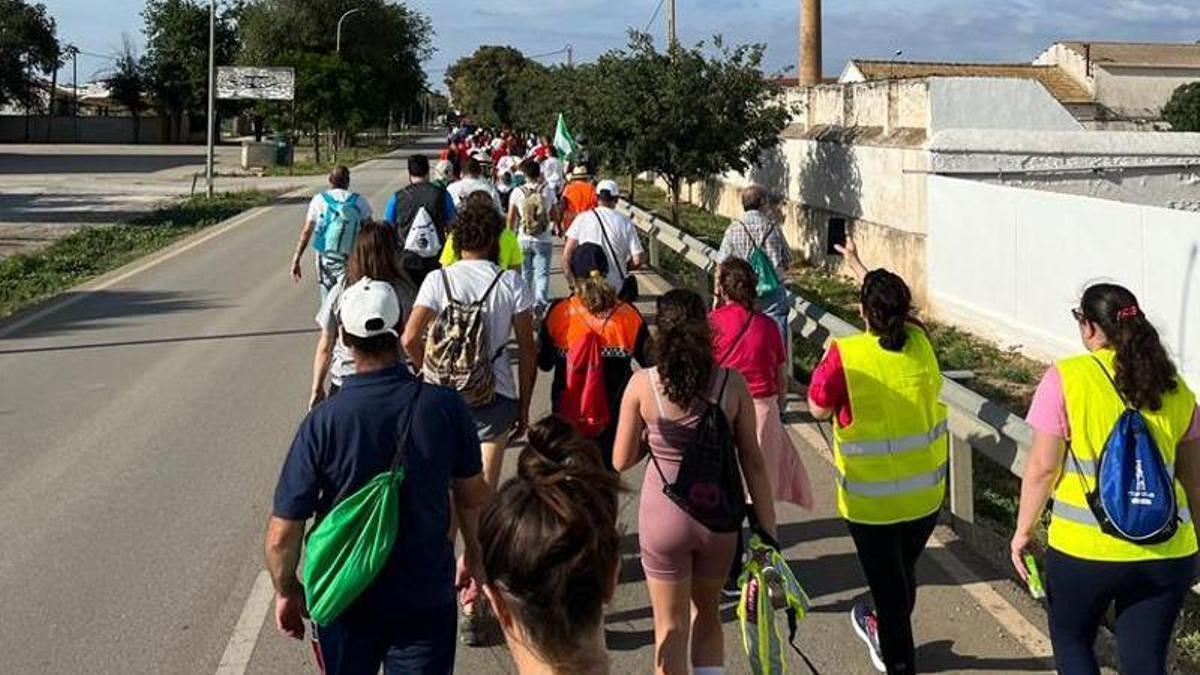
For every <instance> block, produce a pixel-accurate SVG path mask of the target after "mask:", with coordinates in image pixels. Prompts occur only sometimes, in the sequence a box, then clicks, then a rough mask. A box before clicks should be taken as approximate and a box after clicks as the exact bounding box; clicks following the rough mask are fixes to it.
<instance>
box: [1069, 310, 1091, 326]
mask: <svg viewBox="0 0 1200 675" xmlns="http://www.w3.org/2000/svg"><path fill="white" fill-rule="evenodd" d="M1071 316H1072V317H1074V319H1075V323H1083V322H1084V321H1087V317H1086V316H1084V314H1083V310H1082V309H1080V308H1079V307H1076V308H1074V309H1072V310H1071Z"/></svg>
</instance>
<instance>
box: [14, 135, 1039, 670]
mask: <svg viewBox="0 0 1200 675" xmlns="http://www.w3.org/2000/svg"><path fill="white" fill-rule="evenodd" d="M403 155H404V153H398V154H397V155H396V156H393V157H391V158H387V159H383V160H376V161H374V162H370V163H368V164H367V165H365V166H364V167H363V168H362V169H360V170H357V171H355V174H354V188H355V189H357V190H360V191H362V192H363V193H364V194H366V195H367V197H368V198H369V199H370V201H371V203H372V204H373V205H374V206H375V207H376V209H379V210H381V209H382V208H383V206H384V203H385V201H386V198H387V196H388V195H389V193H390V192H392V191H393V190H394V189H396V188H397V187H399V186H400V185H401V184H403V182H404V177H403V166H402V165H403V161H402V157H403ZM306 203H307V198H306V197H292V198H288V199H285V200H284V201H283V202H282V203H281V204H279V205H277V206H274V207H271V208H269V209H263V210H259V211H256V212H254V213H253V214H251V215H250V216H249V217H247V218H243V219H242V220H241V221H240V224H236V225H234V226H232V227H231V229H228V230H227V231H224V232H221V233H220V234H219V235H217V236H213V237H212V238H210V239H208V240H206V241H203V242H201V243H198V244H195V245H194V246H193V247H192V248H190V249H188V250H186V251H185V252H183V253H180V254H178V255H176V256H175V257H172V258H170V259H169V260H166V261H165V262H163V263H162V264H158V265H155V266H152V267H149V268H148V269H145V270H143V271H140V272H137V273H135V274H132V275H130V276H127V277H125V278H120V280H119V281H116V282H115V283H113V284H112V285H111V286H109V287H106V288H104V289H103V290H98V291H92V292H87V293H84V294H81V295H79V296H77V298H71V297H70V296H68V297H69V299H72V300H76V301H74V302H73V304H70V305H69V306H67V307H64V308H62V309H60V310H58V311H55V312H52V313H50V314H48V315H45V316H41V317H36V316H35V318H33V319H32V320H27V321H26V322H25V323H24V325H21V324H18V325H17V326H16V328H15V330H14V328H13V326H11V325H10V326H9V327H8V328H5V327H4V326H0V467H3V471H2V472H0V542H2V543H0V673H10V672H11V673H22V674H23V673H81V672H89V673H118V674H124V673H204V674H211V673H214V672H218V673H230V674H231V675H236V674H238V673H241V672H250V673H279V674H291V673H311V672H314V670H313V666H312V665H311V662H310V659H309V654H308V650H307V648H306V647H305V646H304V645H301V644H299V643H295V642H293V641H290V640H286V639H284V638H281V637H279V636H278V635H276V634H275V632H274V628H273V625H272V621H271V620H270V618H269V617H268V609H267V605H268V603H269V596H266V595H263V594H262V593H260V592H259V591H260V590H262V589H263V587H262V581H263V577H262V554H261V542H262V532H263V526H264V522H265V518H266V516H267V513H268V511H269V508H270V499H271V492H272V489H273V486H274V482H275V479H276V476H277V472H278V469H279V465H280V462H281V460H282V457H283V455H284V453H285V452H286V449H287V446H288V443H289V442H290V440H291V436H292V434H293V432H294V430H295V426H296V424H297V423H298V421H299V420H300V419H301V417H302V416H303V414H304V408H305V404H306V401H307V389H308V381H309V368H310V363H311V356H312V349H313V346H314V343H315V340H316V333H315V325H314V323H313V318H312V317H313V313H314V311H315V309H316V292H315V289H314V287H313V282H312V280H311V278H306V280H305V281H304V283H303V284H301V285H300V286H296V285H294V284H293V283H292V282H291V280H290V279H289V278H288V277H287V274H286V268H287V265H286V263H287V260H288V256H289V254H290V252H291V250H292V246H293V245H294V241H295V236H296V231H297V228H298V227H299V225H300V221H301V220H302V217H303V212H304V205H305V204H306ZM219 227H223V226H219ZM308 263H309V260H307V259H306V264H305V268H304V269H305V270H306V272H307V271H308V270H309V269H310V266H309V264H308ZM644 282H645V283H644V284H643V288H644V289H647V292H648V294H649V295H653V293H654V292H656V291H657V292H661V291H662V290H663V289H664V286H663V282H662V281H661V280H660V279H657V278H655V277H652V276H651V275H647V276H646V277H645V278H644ZM555 290H556V291H558V292H562V290H563V288H562V282H561V279H556V280H555ZM644 309H649V306H644ZM548 388H549V387H548V383H547V382H546V381H545V378H543V380H542V381H541V382H540V384H539V391H538V393H537V396H536V399H535V400H537V401H538V402H539V403H540V405H539V409H540V410H541V411H544V410H545V401H546V399H548ZM801 447H802V455H803V456H804V460H805V462H806V464H807V465H808V467H809V471H810V473H811V474H812V476H813V481H814V484H815V485H816V486H817V489H818V493H817V496H818V502H819V504H820V506H819V508H818V509H817V510H816V512H814V513H803V512H800V511H799V510H797V509H795V508H791V507H784V508H783V509H782V511H781V513H782V517H781V522H782V523H783V526H782V527H781V539H783V541H784V543H785V544H786V546H787V551H786V552H785V553H786V555H787V557H788V558H789V559H791V560H793V561H794V563H795V565H796V569H797V570H798V573H799V574H800V577H801V579H802V581H803V582H804V583H805V585H806V586H807V587H808V590H809V592H810V595H812V597H813V600H814V604H815V606H814V610H813V613H812V616H811V617H810V619H809V620H808V621H806V622H805V623H804V624H803V625H802V628H801V634H800V644H801V645H802V646H803V647H804V649H805V652H806V653H807V654H808V655H809V657H810V658H812V660H813V661H814V663H815V664H816V665H817V667H818V669H819V670H820V671H821V672H824V673H868V672H871V671H870V669H869V666H868V665H867V662H866V659H865V654H864V653H863V650H862V648H861V644H860V643H859V642H858V639H857V638H856V637H855V636H854V635H853V633H852V631H851V630H850V626H849V623H848V621H847V619H846V612H847V611H848V609H849V607H850V606H851V605H852V604H853V602H854V601H855V600H856V599H857V598H859V597H861V595H862V593H863V587H864V584H863V581H862V578H861V575H860V574H859V572H858V568H857V563H856V560H855V558H854V554H853V547H852V544H851V543H850V541H849V539H848V537H847V536H846V532H845V528H844V525H843V524H842V523H841V521H840V520H839V519H837V518H836V514H835V513H834V508H833V496H832V481H831V479H830V476H831V474H830V469H829V467H828V465H827V464H825V463H824V461H823V460H822V459H820V458H819V456H818V454H817V453H816V452H815V450H814V448H813V447H812V446H810V445H804V444H802V445H801ZM511 456H512V455H510V457H511ZM507 469H508V470H509V471H511V470H512V463H511V461H510V462H509V463H508V466H507ZM627 482H628V485H629V486H630V487H633V488H636V487H637V486H638V485H640V474H637V473H635V474H633V475H630V476H629V477H628V479H627ZM636 500H637V494H636V492H632V493H630V494H629V495H627V496H626V497H625V499H624V502H623V514H622V525H623V527H624V528H625V531H626V532H627V535H626V537H625V540H624V542H623V546H622V552H623V563H622V574H621V581H622V583H621V586H620V588H619V590H618V592H617V596H616V598H615V599H614V602H613V603H612V605H611V607H610V610H609V613H608V616H607V617H606V629H607V636H608V643H609V648H610V652H611V654H612V657H613V672H618V673H629V672H648V671H649V669H650V667H651V664H652V662H653V657H652V653H651V648H652V644H653V632H652V624H651V615H650V609H649V603H648V601H647V598H646V592H645V584H644V583H643V582H642V576H641V571H640V564H639V561H638V558H637V544H636V525H637V523H636V520H637V519H636V512H637V509H636ZM945 555H946V554H945V552H944V551H942V552H935V553H932V554H931V555H930V556H929V558H928V559H927V560H926V561H925V562H923V563H922V568H921V570H922V574H923V575H924V577H925V579H926V581H927V582H928V585H927V586H926V587H925V588H924V589H923V590H922V592H921V598H920V606H919V608H918V617H917V620H916V626H917V633H918V636H919V640H920V642H921V647H920V649H919V654H920V658H921V661H922V666H923V669H924V670H928V671H934V672H963V671H978V672H997V671H1009V672H1012V671H1017V672H1031V671H1041V670H1045V669H1046V665H1047V664H1046V662H1045V661H1044V660H1039V659H1038V658H1035V657H1034V655H1033V654H1031V652H1030V651H1029V649H1028V648H1027V647H1028V643H1027V642H1021V641H1019V640H1016V639H1014V638H1013V636H1012V635H1011V634H1010V630H1011V628H1012V625H1013V624H1012V621H1011V617H1010V620H1009V621H1008V622H1007V623H1005V622H1001V621H998V620H997V619H995V618H994V617H993V615H992V613H989V610H990V611H992V612H994V611H995V607H994V606H995V604H996V603H995V602H994V600H995V597H1001V598H1008V599H1010V600H1012V601H1013V602H1014V603H1016V604H1020V603H1019V600H1018V599H1017V598H1015V597H1014V595H1015V594H1013V593H1012V592H1011V588H1009V587H1008V586H1007V585H1006V583H1005V582H1003V581H997V583H995V584H987V583H984V584H980V585H981V586H982V587H984V591H979V590H978V589H976V593H974V594H969V593H968V592H965V591H964V589H963V587H962V579H959V578H956V577H955V576H954V574H952V573H951V572H948V571H947V569H948V568H946V567H945V566H944V565H942V564H940V563H937V562H935V561H936V560H938V559H941V558H943V557H944V556H945ZM979 578H984V579H992V580H998V577H997V576H996V575H995V573H990V572H986V571H985V572H972V573H971V577H970V580H971V581H977V580H978V579H979ZM993 586H994V587H995V590H993ZM979 592H983V593H984V595H982V596H981V595H979V594H978V593H979ZM996 592H998V593H999V595H996V596H995V597H993V596H991V595H987V593H993V594H995V593H996ZM981 598H982V599H981ZM1003 602H1004V601H1003V600H1002V601H1001V603H1002V604H1003ZM983 604H988V605H989V610H985V609H984V608H983V606H982V605H983ZM1022 609H1023V611H1026V612H1028V610H1029V607H1028V606H1025V607H1023V608H1022ZM726 617H727V619H729V620H730V621H729V622H728V623H727V628H726V650H727V657H726V660H727V663H729V664H730V672H744V663H745V659H744V657H742V656H741V655H740V654H739V650H740V644H739V639H738V638H737V637H736V632H735V629H734V625H735V624H734V623H733V622H732V617H731V615H730V614H729V613H727V615H726ZM1035 621H1036V619H1035ZM1018 623H1019V622H1018ZM231 653H235V654H240V660H238V659H234V660H232V661H230V660H229V659H228V657H229V655H230V654H231ZM223 657H224V658H225V659H226V660H225V662H224V669H222V660H223ZM791 661H792V672H804V666H803V664H801V663H800V662H799V661H798V659H796V658H795V657H793V658H792V659H791ZM457 670H458V672H462V673H492V672H509V671H511V662H510V660H509V659H508V657H507V654H506V653H505V651H504V649H503V648H494V649H474V650H472V649H466V648H463V649H460V651H459V658H458V669H457Z"/></svg>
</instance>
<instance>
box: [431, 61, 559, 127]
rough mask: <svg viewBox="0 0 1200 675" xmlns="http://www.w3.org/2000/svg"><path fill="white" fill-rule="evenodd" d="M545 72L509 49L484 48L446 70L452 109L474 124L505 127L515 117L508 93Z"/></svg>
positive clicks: (511, 123)
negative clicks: (520, 83)
mask: <svg viewBox="0 0 1200 675" xmlns="http://www.w3.org/2000/svg"><path fill="white" fill-rule="evenodd" d="M544 70H545V67H544V66H542V65H541V64H539V63H536V62H534V61H531V60H530V59H528V58H526V57H525V55H524V54H522V53H521V52H520V51H518V50H516V49H513V48H512V47H496V46H483V47H480V48H479V49H476V50H475V53H474V54H472V55H471V56H466V57H463V58H461V59H459V60H458V61H456V62H455V63H454V65H452V66H450V67H449V68H448V69H447V70H446V86H447V87H449V89H450V98H451V99H452V101H453V105H454V107H455V108H457V109H458V110H459V111H460V112H461V113H462V114H464V115H467V116H468V117H470V118H472V119H473V120H474V121H475V122H476V123H477V124H481V125H484V126H494V127H508V126H512V125H513V123H514V114H515V109H514V106H513V101H512V100H511V97H510V93H509V92H510V89H511V88H512V87H515V86H517V82H518V81H521V80H524V79H526V78H532V77H537V76H538V75H539V74H540V73H541V72H542V71H544Z"/></svg>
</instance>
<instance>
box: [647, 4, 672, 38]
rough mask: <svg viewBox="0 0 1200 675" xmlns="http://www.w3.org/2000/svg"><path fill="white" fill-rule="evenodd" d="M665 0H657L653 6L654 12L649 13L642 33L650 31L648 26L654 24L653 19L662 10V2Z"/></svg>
mask: <svg viewBox="0 0 1200 675" xmlns="http://www.w3.org/2000/svg"><path fill="white" fill-rule="evenodd" d="M666 1H667V0H658V6H657V7H655V8H654V13H653V14H651V15H650V20H649V21H647V22H646V27H645V28H643V29H642V32H643V33H649V32H650V27H651V26H653V25H654V20H655V19H657V18H658V14H659V12H661V11H662V8H663V4H665V3H666Z"/></svg>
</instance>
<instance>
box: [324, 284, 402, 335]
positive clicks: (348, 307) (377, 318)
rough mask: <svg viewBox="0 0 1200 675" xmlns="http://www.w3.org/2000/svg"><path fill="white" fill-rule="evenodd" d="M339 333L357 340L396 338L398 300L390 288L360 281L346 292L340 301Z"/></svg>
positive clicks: (389, 286)
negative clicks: (340, 322)
mask: <svg viewBox="0 0 1200 675" xmlns="http://www.w3.org/2000/svg"><path fill="white" fill-rule="evenodd" d="M340 304H341V311H340V313H339V316H340V317H341V319H342V330H344V331H346V332H347V333H349V334H350V335H353V336H355V337H360V338H372V337H375V336H377V335H383V334H384V333H391V334H392V335H396V329H395V326H396V324H398V323H400V300H399V299H398V298H397V297H396V291H395V289H393V288H392V285H391V284H389V283H387V282H384V281H375V280H374V279H367V278H363V279H361V280H359V282H358V283H356V284H354V285H353V286H351V287H350V288H347V289H346V290H345V291H342V297H341V299H340Z"/></svg>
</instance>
